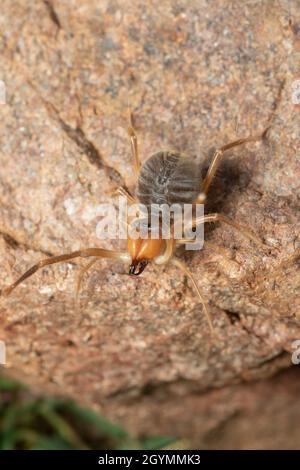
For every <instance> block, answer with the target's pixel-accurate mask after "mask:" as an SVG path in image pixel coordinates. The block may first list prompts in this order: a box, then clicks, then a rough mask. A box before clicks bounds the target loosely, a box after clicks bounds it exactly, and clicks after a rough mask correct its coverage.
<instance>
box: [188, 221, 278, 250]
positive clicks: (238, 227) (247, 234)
mask: <svg viewBox="0 0 300 470" xmlns="http://www.w3.org/2000/svg"><path fill="white" fill-rule="evenodd" d="M207 222H224V223H225V224H227V225H230V226H231V227H234V228H235V229H236V230H238V231H239V232H240V233H241V234H242V235H244V237H246V238H248V239H249V240H252V241H254V242H255V243H257V244H258V245H259V246H261V247H262V248H268V249H270V247H269V246H268V245H266V244H265V243H264V242H263V241H262V240H261V239H260V238H259V237H257V236H256V235H254V233H253V232H251V231H250V230H249V229H248V228H247V227H245V226H243V225H241V224H239V223H238V222H235V221H234V220H232V219H230V218H229V217H227V216H226V215H224V214H219V213H218V212H216V213H214V214H206V215H204V216H202V217H198V218H195V219H194V221H193V227H195V226H196V225H199V224H204V223H207ZM180 243H181V242H180ZM182 243H183V242H182Z"/></svg>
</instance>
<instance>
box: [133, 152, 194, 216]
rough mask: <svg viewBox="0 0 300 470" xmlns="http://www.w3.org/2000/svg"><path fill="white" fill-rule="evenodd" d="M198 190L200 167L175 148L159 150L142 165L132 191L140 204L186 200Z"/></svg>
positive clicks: (185, 202)
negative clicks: (135, 188)
mask: <svg viewBox="0 0 300 470" xmlns="http://www.w3.org/2000/svg"><path fill="white" fill-rule="evenodd" d="M200 190H201V167H200V165H199V164H198V163H197V162H195V161H194V160H192V159H190V158H187V157H185V156H182V155H180V154H179V153H176V152H170V151H160V152H157V153H155V154H153V155H151V157H149V158H148V160H146V162H145V163H144V164H143V165H142V167H141V171H140V175H139V179H138V184H137V190H136V195H137V197H138V199H139V201H140V202H141V203H142V204H145V205H146V206H147V207H149V206H150V205H151V204H168V205H172V204H180V205H183V204H190V203H192V202H193V201H194V200H195V199H196V198H197V196H198V195H199V193H200Z"/></svg>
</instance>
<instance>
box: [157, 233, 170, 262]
mask: <svg viewBox="0 0 300 470" xmlns="http://www.w3.org/2000/svg"><path fill="white" fill-rule="evenodd" d="M165 242H166V245H165V251H164V252H163V253H162V254H161V255H158V256H157V257H156V258H155V259H154V262H155V264H166V263H167V262H168V261H169V260H170V259H171V257H172V255H173V251H174V246H175V244H174V239H173V238H170V239H169V240H168V239H166V240H165Z"/></svg>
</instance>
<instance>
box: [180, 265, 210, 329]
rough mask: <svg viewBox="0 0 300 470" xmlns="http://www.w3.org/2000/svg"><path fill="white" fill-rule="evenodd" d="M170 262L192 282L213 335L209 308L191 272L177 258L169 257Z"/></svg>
mask: <svg viewBox="0 0 300 470" xmlns="http://www.w3.org/2000/svg"><path fill="white" fill-rule="evenodd" d="M171 262H172V263H173V264H174V265H175V266H177V267H178V268H179V269H180V270H181V271H182V272H183V273H184V274H186V275H187V276H188V278H189V279H190V281H191V282H192V284H193V287H194V289H195V291H196V292H197V295H198V297H199V300H200V302H201V304H202V306H203V311H204V314H205V316H206V319H207V322H208V325H209V328H210V331H211V333H212V334H213V335H215V330H214V327H213V324H212V320H211V316H210V313H209V310H208V307H207V305H206V302H205V300H204V297H203V295H202V293H201V291H200V289H199V286H198V284H197V282H196V280H195V278H194V276H193V274H192V273H191V271H190V270H189V268H188V267H187V265H186V264H185V263H184V262H183V261H181V260H179V259H178V258H172V259H171Z"/></svg>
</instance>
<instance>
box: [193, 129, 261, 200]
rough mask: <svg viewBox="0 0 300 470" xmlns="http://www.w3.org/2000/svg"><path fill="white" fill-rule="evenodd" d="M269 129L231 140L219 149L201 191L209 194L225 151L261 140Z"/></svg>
mask: <svg viewBox="0 0 300 470" xmlns="http://www.w3.org/2000/svg"><path fill="white" fill-rule="evenodd" d="M268 130H269V128H267V129H265V130H264V132H263V133H262V134H260V135H258V136H253V137H247V138H246V139H238V140H235V141H234V142H230V143H229V144H226V145H223V147H221V148H219V149H217V150H216V151H215V153H214V156H213V158H212V161H211V164H210V166H209V168H208V170H207V174H206V176H205V178H204V180H203V183H202V189H201V193H204V194H207V192H208V189H209V187H210V185H211V182H212V180H213V177H214V176H215V174H216V171H217V169H218V168H219V166H220V163H221V161H222V158H223V156H224V153H225V152H226V151H227V150H230V149H232V148H233V147H237V146H239V145H243V144H246V143H248V142H255V141H258V140H261V139H263V138H264V137H265V135H266V133H267V131H268ZM200 196H201V194H200Z"/></svg>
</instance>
